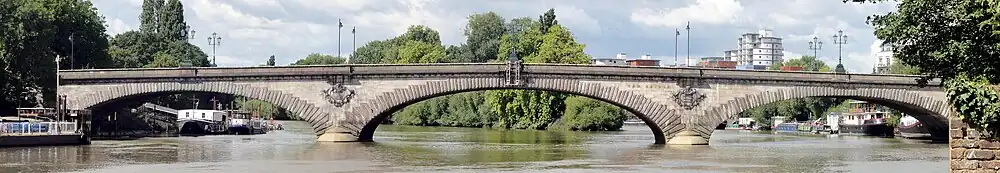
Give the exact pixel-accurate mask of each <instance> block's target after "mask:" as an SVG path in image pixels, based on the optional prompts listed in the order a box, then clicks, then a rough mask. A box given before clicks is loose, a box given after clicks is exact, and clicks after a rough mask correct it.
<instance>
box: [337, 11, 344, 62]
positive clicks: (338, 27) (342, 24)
mask: <svg viewBox="0 0 1000 173" xmlns="http://www.w3.org/2000/svg"><path fill="white" fill-rule="evenodd" d="M341 28H344V22H343V21H341V19H337V57H341V58H342V57H343V56H340V29H341Z"/></svg>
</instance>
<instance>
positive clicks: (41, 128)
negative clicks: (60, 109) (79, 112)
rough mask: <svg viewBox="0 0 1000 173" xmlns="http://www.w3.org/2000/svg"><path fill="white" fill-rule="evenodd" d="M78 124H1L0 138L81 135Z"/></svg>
mask: <svg viewBox="0 0 1000 173" xmlns="http://www.w3.org/2000/svg"><path fill="white" fill-rule="evenodd" d="M77 127H78V126H77V123H76V122H0V136H34V135H63V134H80V133H81V132H80V131H79V128H77Z"/></svg>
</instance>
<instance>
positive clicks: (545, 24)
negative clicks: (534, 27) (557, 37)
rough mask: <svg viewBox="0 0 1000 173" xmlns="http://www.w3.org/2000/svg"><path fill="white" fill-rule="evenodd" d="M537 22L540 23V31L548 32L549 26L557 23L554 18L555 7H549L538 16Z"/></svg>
mask: <svg viewBox="0 0 1000 173" xmlns="http://www.w3.org/2000/svg"><path fill="white" fill-rule="evenodd" d="M538 22H539V23H541V24H542V33H549V28H552V26H556V25H559V21H557V20H556V9H554V8H550V9H549V11H546V12H545V14H542V15H541V16H538Z"/></svg>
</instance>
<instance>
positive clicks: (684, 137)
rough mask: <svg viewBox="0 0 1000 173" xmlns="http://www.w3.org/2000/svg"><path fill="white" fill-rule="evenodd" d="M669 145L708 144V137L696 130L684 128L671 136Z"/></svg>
mask: <svg viewBox="0 0 1000 173" xmlns="http://www.w3.org/2000/svg"><path fill="white" fill-rule="evenodd" d="M667 145H708V139H707V138H705V137H702V136H701V135H698V133H695V132H694V131H690V130H684V131H681V132H679V133H677V135H675V136H674V137H673V138H670V140H669V141H667Z"/></svg>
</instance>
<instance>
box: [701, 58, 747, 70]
mask: <svg viewBox="0 0 1000 173" xmlns="http://www.w3.org/2000/svg"><path fill="white" fill-rule="evenodd" d="M736 64H738V62H736V61H730V60H729V59H727V58H726V57H705V58H701V60H700V61H698V66H699V67H705V68H728V69H736Z"/></svg>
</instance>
